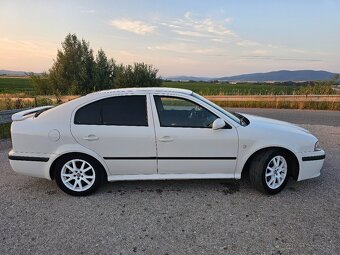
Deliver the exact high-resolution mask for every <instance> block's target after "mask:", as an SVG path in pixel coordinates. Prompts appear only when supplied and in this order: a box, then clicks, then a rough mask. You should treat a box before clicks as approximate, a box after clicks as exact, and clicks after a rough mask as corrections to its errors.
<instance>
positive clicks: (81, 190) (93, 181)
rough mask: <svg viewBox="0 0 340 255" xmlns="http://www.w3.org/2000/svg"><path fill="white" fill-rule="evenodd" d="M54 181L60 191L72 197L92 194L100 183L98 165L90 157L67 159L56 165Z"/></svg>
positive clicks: (100, 176)
mask: <svg viewBox="0 0 340 255" xmlns="http://www.w3.org/2000/svg"><path fill="white" fill-rule="evenodd" d="M54 179H55V180H56V183H57V185H58V186H59V188H60V189H61V190H63V191H64V192H66V193H67V194H70V195H73V196H84V195H89V194H91V193H93V192H94V191H95V190H96V189H97V188H98V187H99V185H100V183H101V182H102V175H101V171H100V167H99V166H98V163H97V162H96V161H95V160H93V159H91V158H90V157H85V156H77V157H72V156H70V157H67V158H64V159H62V160H60V161H59V162H57V164H56V168H55V172H54Z"/></svg>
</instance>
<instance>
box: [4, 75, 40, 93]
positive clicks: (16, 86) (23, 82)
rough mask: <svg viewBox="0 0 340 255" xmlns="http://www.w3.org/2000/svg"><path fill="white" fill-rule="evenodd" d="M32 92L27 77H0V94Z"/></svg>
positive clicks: (30, 83) (30, 81)
mask: <svg viewBox="0 0 340 255" xmlns="http://www.w3.org/2000/svg"><path fill="white" fill-rule="evenodd" d="M2 93H3V94H16V93H25V94H32V93H34V90H33V85H32V80H31V79H29V78H7V77H0V94H2Z"/></svg>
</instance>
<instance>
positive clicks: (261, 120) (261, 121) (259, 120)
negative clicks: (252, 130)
mask: <svg viewBox="0 0 340 255" xmlns="http://www.w3.org/2000/svg"><path fill="white" fill-rule="evenodd" d="M241 114H242V115H243V116H244V117H246V118H247V119H248V120H249V121H250V125H251V124H255V125H256V126H257V125H266V126H268V125H269V126H272V127H273V128H275V127H276V126H280V127H285V128H289V129H295V130H299V131H303V132H306V133H309V134H310V132H309V131H308V130H307V129H304V128H302V127H300V126H297V125H294V124H292V123H289V122H286V121H281V120H275V119H270V118H265V117H260V116H255V115H251V114H243V113H241Z"/></svg>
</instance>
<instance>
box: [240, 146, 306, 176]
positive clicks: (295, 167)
mask: <svg viewBox="0 0 340 255" xmlns="http://www.w3.org/2000/svg"><path fill="white" fill-rule="evenodd" d="M274 149H278V150H282V151H283V152H284V153H285V154H286V155H287V156H288V157H289V164H291V166H292V171H291V172H290V176H291V177H293V179H294V180H297V179H298V177H299V171H300V165H299V160H298V158H297V157H296V155H295V153H294V152H292V151H291V150H289V149H287V148H284V147H280V146H271V147H265V148H261V149H258V150H257V151H255V152H253V154H251V155H250V156H249V157H248V159H247V161H246V163H245V164H244V165H243V168H242V172H241V178H246V177H247V176H248V174H249V170H250V164H251V162H252V160H253V158H254V157H255V156H256V155H258V154H259V153H262V152H264V151H267V150H274Z"/></svg>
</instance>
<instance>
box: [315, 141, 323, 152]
mask: <svg viewBox="0 0 340 255" xmlns="http://www.w3.org/2000/svg"><path fill="white" fill-rule="evenodd" d="M321 150H322V149H321V147H320V143H319V141H317V142H316V143H315V145H314V151H321Z"/></svg>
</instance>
